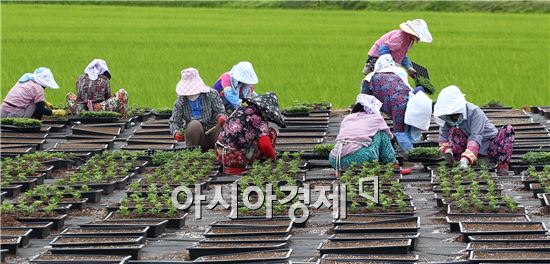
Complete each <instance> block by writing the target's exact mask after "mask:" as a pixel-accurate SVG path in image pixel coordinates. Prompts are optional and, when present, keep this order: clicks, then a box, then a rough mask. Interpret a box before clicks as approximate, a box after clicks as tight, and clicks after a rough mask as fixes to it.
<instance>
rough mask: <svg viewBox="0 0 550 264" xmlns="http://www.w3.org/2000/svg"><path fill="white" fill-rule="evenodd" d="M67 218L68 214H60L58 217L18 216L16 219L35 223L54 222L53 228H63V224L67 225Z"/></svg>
mask: <svg viewBox="0 0 550 264" xmlns="http://www.w3.org/2000/svg"><path fill="white" fill-rule="evenodd" d="M65 219H67V215H66V214H64V215H59V216H56V217H17V218H15V220H17V221H19V222H23V223H34V222H39V223H43V222H52V223H53V225H52V226H51V228H52V229H53V230H61V228H63V226H64V225H65Z"/></svg>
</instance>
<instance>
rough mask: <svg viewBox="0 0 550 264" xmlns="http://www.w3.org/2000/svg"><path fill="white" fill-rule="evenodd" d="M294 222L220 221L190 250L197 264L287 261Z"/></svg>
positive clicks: (258, 220) (280, 220) (211, 226)
mask: <svg viewBox="0 0 550 264" xmlns="http://www.w3.org/2000/svg"><path fill="white" fill-rule="evenodd" d="M292 226H293V224H292V221H290V220H289V219H288V218H286V219H261V218H258V219H235V220H219V221H216V222H214V223H212V224H211V225H210V227H209V228H208V229H207V230H206V231H205V232H204V234H203V235H204V239H201V240H200V241H199V242H197V243H195V244H194V245H193V246H191V247H188V248H187V250H188V252H189V257H190V258H191V259H192V260H194V262H199V263H202V262H213V261H215V262H219V263H235V262H255V263H266V262H268V261H282V262H286V261H287V260H288V258H289V257H290V254H291V252H292V249H289V239H290V238H291V235H290V232H291V230H292Z"/></svg>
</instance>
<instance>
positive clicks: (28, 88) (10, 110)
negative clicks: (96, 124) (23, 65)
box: [0, 67, 67, 119]
mask: <svg viewBox="0 0 550 264" xmlns="http://www.w3.org/2000/svg"><path fill="white" fill-rule="evenodd" d="M46 87H49V88H52V89H58V88H59V85H57V82H55V80H54V78H53V74H52V72H51V71H50V69H48V68H44V67H40V68H38V69H36V70H35V71H34V72H33V73H25V74H24V75H23V76H21V78H20V79H19V80H18V81H17V83H16V84H15V85H14V86H13V87H12V88H11V90H10V91H9V92H8V95H6V98H4V102H2V109H1V111H0V112H1V117H2V118H6V117H26V118H30V117H33V118H37V119H40V118H42V116H43V115H47V116H51V115H54V116H65V115H67V112H66V111H65V110H51V109H52V106H51V105H50V104H48V103H47V102H46V98H45V94H44V90H45V89H46Z"/></svg>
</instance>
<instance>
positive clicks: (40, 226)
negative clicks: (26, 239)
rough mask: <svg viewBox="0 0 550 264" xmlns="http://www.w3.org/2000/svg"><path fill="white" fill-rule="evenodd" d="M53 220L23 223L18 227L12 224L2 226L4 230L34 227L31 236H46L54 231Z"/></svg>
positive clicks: (41, 237)
mask: <svg viewBox="0 0 550 264" xmlns="http://www.w3.org/2000/svg"><path fill="white" fill-rule="evenodd" d="M52 226H53V223H52V222H32V223H22V225H21V226H18V227H12V226H5V227H2V229H3V230H28V229H29V228H30V229H32V231H31V233H30V235H29V236H30V238H40V239H43V238H46V237H48V236H49V235H50V233H51V231H52Z"/></svg>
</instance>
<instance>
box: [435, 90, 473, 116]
mask: <svg viewBox="0 0 550 264" xmlns="http://www.w3.org/2000/svg"><path fill="white" fill-rule="evenodd" d="M452 114H462V118H464V119H466V98H465V97H464V94H463V93H462V92H461V91H460V89H459V88H458V87H456V86H454V85H451V86H448V87H446V88H445V89H443V90H441V92H440V93H439V96H438V97H437V102H436V103H435V106H434V117H435V118H436V122H437V123H438V124H440V125H441V124H442V123H444V121H443V120H441V119H440V118H439V117H441V116H445V115H452Z"/></svg>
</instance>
